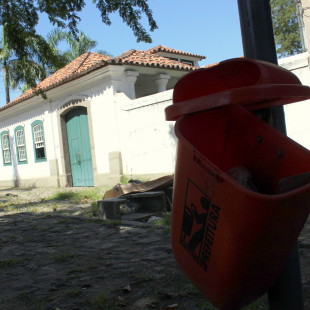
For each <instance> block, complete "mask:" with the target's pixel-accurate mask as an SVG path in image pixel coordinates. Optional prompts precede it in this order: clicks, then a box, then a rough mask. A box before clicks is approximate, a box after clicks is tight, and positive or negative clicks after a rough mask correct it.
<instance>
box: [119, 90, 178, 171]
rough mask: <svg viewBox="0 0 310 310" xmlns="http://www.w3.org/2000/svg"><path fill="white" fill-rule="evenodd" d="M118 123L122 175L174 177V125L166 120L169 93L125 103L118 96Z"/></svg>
mask: <svg viewBox="0 0 310 310" xmlns="http://www.w3.org/2000/svg"><path fill="white" fill-rule="evenodd" d="M118 98H119V100H118V103H119V109H118V120H119V126H120V127H119V128H120V132H119V134H120V139H121V140H120V144H121V153H122V159H123V168H124V174H127V175H139V174H148V175H151V174H166V173H173V171H174V166H175V154H176V137H175V135H174V122H168V121H166V120H165V113H164V110H165V108H166V107H167V106H169V105H170V104H171V103H172V90H168V91H165V92H161V93H158V94H154V95H150V96H146V97H143V98H139V99H136V100H132V101H128V100H126V98H125V97H124V96H123V95H121V94H119V96H118Z"/></svg>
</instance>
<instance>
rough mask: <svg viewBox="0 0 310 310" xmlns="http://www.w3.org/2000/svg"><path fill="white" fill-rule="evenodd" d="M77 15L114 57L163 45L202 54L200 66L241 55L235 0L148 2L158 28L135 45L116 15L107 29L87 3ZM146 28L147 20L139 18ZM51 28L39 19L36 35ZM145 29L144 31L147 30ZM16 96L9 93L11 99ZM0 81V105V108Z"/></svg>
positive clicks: (1, 97) (0, 96) (100, 46)
mask: <svg viewBox="0 0 310 310" xmlns="http://www.w3.org/2000/svg"><path fill="white" fill-rule="evenodd" d="M86 2H88V3H89V4H88V5H87V6H86V8H85V9H84V10H83V12H82V13H81V14H80V17H81V22H80V24H79V28H80V30H82V31H83V32H84V33H85V34H86V35H87V36H89V37H91V38H92V39H94V40H96V41H97V43H98V45H97V49H103V50H106V51H108V52H109V53H110V54H112V55H113V56H118V55H120V54H121V53H123V52H126V51H128V50H130V49H138V50H146V49H149V48H151V47H154V46H156V45H159V44H161V45H165V46H168V47H171V48H174V49H177V50H182V51H185V52H191V53H194V54H198V55H204V56H206V57H207V58H206V59H205V60H204V61H202V62H201V63H200V65H201V66H203V65H207V64H212V63H215V62H219V61H222V60H225V59H228V58H233V57H239V56H242V55H243V50H242V42H241V34H240V24H239V14H238V5H237V0H218V1H214V0H192V1H189V0H150V1H149V5H150V7H151V9H152V11H153V16H154V19H155V20H156V22H157V24H158V27H159V28H158V29H157V30H155V31H154V32H152V33H151V36H152V40H153V43H150V44H149V43H148V44H147V43H137V42H136V38H135V37H134V35H133V34H132V31H131V29H130V28H129V27H128V26H126V25H125V24H123V23H122V20H121V18H120V17H119V16H118V14H113V15H111V21H112V25H111V26H106V25H104V24H103V23H102V22H101V19H100V14H99V11H98V10H97V9H96V7H95V5H94V4H92V3H91V1H90V0H86ZM143 25H144V26H145V28H147V26H148V25H147V21H146V19H143ZM52 29H53V26H52V25H50V24H49V22H48V19H47V18H46V17H44V16H42V20H41V22H40V24H39V26H38V32H39V33H40V34H42V35H46V34H47V33H48V32H49V31H50V30H52ZM147 29H148V28H147ZM19 94H20V92H19V91H14V92H11V100H13V99H14V98H15V97H17V96H18V95H19ZM4 98H5V97H4V87H3V81H2V77H1V78H0V100H1V101H0V106H2V105H4V103H5V101H4Z"/></svg>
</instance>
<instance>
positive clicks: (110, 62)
mask: <svg viewBox="0 0 310 310" xmlns="http://www.w3.org/2000/svg"><path fill="white" fill-rule="evenodd" d="M204 58H205V57H204V56H200V55H195V54H191V53H186V52H181V51H177V50H174V49H171V48H168V47H164V46H157V47H154V48H152V49H149V50H147V51H137V50H130V51H128V52H126V53H124V54H122V55H120V56H119V57H115V58H111V57H108V56H104V55H100V54H97V53H90V52H89V53H85V54H83V55H81V56H80V57H78V58H77V59H75V60H74V61H73V62H71V63H70V64H68V65H67V66H65V67H64V68H62V69H60V70H58V71H57V72H56V73H54V74H53V75H51V76H49V77H48V78H46V79H45V80H44V81H42V82H41V83H39V84H38V86H37V88H38V89H40V90H43V91H44V93H45V94H46V96H47V98H46V99H44V98H43V97H42V96H41V95H38V94H37V93H36V91H35V90H34V89H32V90H29V91H27V92H25V93H24V94H22V95H21V96H19V97H18V98H16V99H15V100H13V101H11V102H10V103H9V104H7V105H5V106H3V107H2V108H0V138H1V152H0V186H21V187H34V186H52V187H55V186H56V187H58V186H60V187H64V186H106V185H114V184H115V183H116V182H118V181H119V179H120V176H121V175H123V174H126V175H129V176H133V177H141V176H148V177H150V178H154V177H158V176H162V175H165V174H171V173H173V170H174V161H175V149H176V138H175V136H174V131H173V124H172V123H171V122H167V121H165V114H164V109H165V107H166V106H168V105H170V104H171V99H172V91H173V87H174V85H175V83H176V82H177V81H178V80H179V79H180V78H181V77H182V76H183V75H185V74H186V73H188V72H190V71H192V70H195V69H196V68H197V67H198V61H200V60H201V59H204Z"/></svg>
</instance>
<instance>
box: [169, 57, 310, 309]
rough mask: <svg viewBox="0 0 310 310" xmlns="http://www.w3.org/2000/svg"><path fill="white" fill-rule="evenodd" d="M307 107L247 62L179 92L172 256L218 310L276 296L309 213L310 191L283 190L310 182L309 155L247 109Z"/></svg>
mask: <svg viewBox="0 0 310 310" xmlns="http://www.w3.org/2000/svg"><path fill="white" fill-rule="evenodd" d="M268 70H269V71H270V75H268ZM251 72H254V73H255V74H256V75H255V78H253V77H252V75H251ZM195 75H196V76H195ZM239 76H240V79H239ZM221 79H222V80H221ZM223 79H224V81H223ZM238 79H239V80H238ZM197 84H199V85H197ZM245 84H246V85H245ZM209 86H210V87H211V90H210V88H209ZM212 87H213V89H212ZM225 87H226V89H225ZM255 87H256V90H255ZM200 88H203V89H200ZM214 88H215V91H218V92H219V93H222V95H223V96H222V97H221V96H220V95H219V94H218V93H214ZM247 89H250V91H249V93H250V98H249V101H247V100H246V97H247ZM262 89H263V91H262ZM281 89H282V90H284V91H283V92H280V91H279V90H281ZM288 89H289V91H287V90H288ZM255 91H256V94H257V96H256V97H255ZM285 91H286V92H285ZM278 92H279V93H278ZM197 93H198V97H197ZM236 94H237V95H236ZM193 98H194V99H193ZM195 98H196V99H195ZM202 98H203V99H202ZM214 98H216V100H214ZM221 98H222V99H221ZM307 98H310V91H309V88H308V87H305V86H301V85H300V82H299V81H298V80H297V79H296V77H295V76H294V75H293V74H291V73H290V72H288V71H286V70H284V69H281V68H279V67H276V66H274V65H271V64H267V63H263V62H259V61H254V60H248V59H232V60H229V61H225V62H224V63H220V64H219V65H218V66H216V68H215V69H214V68H213V69H212V68H211V69H204V70H197V71H196V72H193V73H190V74H188V75H187V76H185V77H184V78H182V79H181V80H180V81H179V83H178V84H177V85H176V87H175V90H174V104H173V105H172V106H170V107H168V108H167V109H166V116H167V119H177V122H176V124H175V132H176V135H177V137H178V139H179V142H178V150H177V161H176V169H175V180H174V193H173V206H172V230H171V234H172V237H171V238H172V248H173V252H174V255H175V258H176V261H177V262H178V264H179V265H180V267H181V268H182V270H183V271H184V272H185V274H186V275H187V276H188V277H189V279H190V280H191V281H192V282H193V283H194V284H195V285H196V286H197V287H198V288H199V289H200V291H201V292H202V293H203V295H204V296H205V297H206V298H207V299H208V300H209V301H210V302H212V303H213V304H214V305H216V306H217V307H219V308H220V309H223V310H233V309H239V308H240V307H242V306H244V305H246V304H248V303H250V302H252V301H254V300H255V299H257V298H258V297H259V296H261V295H262V294H264V293H265V292H266V291H267V290H268V288H269V287H270V286H272V284H273V283H274V282H275V281H276V280H277V279H278V277H279V275H280V274H281V271H282V270H283V267H284V265H285V263H286V260H287V258H288V256H289V254H290V252H291V250H292V247H293V245H294V244H295V242H296V240H297V238H298V235H299V233H300V231H301V230H302V227H303V225H304V223H305V221H306V219H307V216H308V214H309V211H310V183H307V184H304V185H302V186H300V187H298V188H295V189H292V190H289V191H287V192H284V193H279V184H281V180H285V179H286V178H289V177H292V176H295V175H307V173H309V172H310V152H309V151H308V150H307V149H305V148H303V147H302V146H300V145H299V144H297V143H296V142H294V141H293V140H291V139H289V138H288V137H286V136H284V135H283V134H281V133H280V132H278V131H277V130H275V129H273V128H272V127H270V126H269V125H267V124H266V123H264V122H263V121H261V120H260V119H259V118H257V117H256V116H254V115H253V114H252V113H250V112H249V111H248V110H247V109H246V108H249V109H253V107H255V108H257V107H260V106H264V107H265V106H272V105H279V104H281V103H282V104H284V103H288V102H293V101H296V100H301V99H307ZM262 100H263V101H262ZM190 105H191V106H192V109H191V107H190ZM236 167H242V169H246V170H247V171H250V173H251V176H252V179H253V180H251V181H252V182H253V184H255V187H254V186H253V187H252V188H251V189H248V188H246V187H244V186H242V185H241V184H239V182H237V181H236V180H235V179H234V178H233V177H232V175H231V173H230V171H232V169H234V168H236ZM280 191H281V189H280Z"/></svg>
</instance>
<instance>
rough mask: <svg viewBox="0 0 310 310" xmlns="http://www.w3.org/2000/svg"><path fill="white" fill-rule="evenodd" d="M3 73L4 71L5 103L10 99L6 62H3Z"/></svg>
mask: <svg viewBox="0 0 310 310" xmlns="http://www.w3.org/2000/svg"><path fill="white" fill-rule="evenodd" d="M3 73H4V88H5V98H6V104H8V103H9V102H10V101H11V99H10V74H9V70H8V67H7V66H6V63H4V64H3Z"/></svg>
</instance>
